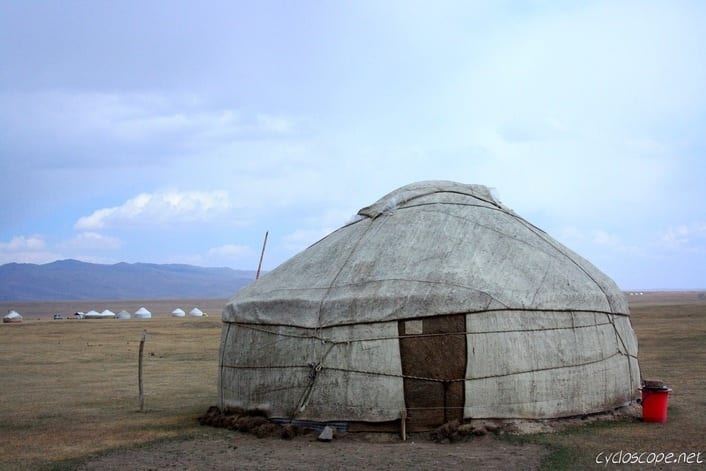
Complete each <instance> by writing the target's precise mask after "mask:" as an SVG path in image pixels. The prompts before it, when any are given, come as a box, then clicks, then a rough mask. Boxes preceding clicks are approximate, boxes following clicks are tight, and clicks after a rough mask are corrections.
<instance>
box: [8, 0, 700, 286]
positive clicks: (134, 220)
mask: <svg viewBox="0 0 706 471" xmlns="http://www.w3.org/2000/svg"><path fill="white" fill-rule="evenodd" d="M704 24H706V3H704V2H701V1H693V2H689V1H668V2H657V1H621V0H610V1H573V2H554V1H539V0H538V1H529V0H528V1H470V0H469V1H465V0H464V1H443V0H442V1H434V2H429V1H414V0H405V1H394V0H389V1H387V0H386V1H379V0H374V1H366V0H360V1H354V2H350V1H343V0H340V1H334V0H328V1H307V0H302V1H297V2H291V1H284V0H282V1H267V0H266V1H257V2H250V1H231V0H224V1H213V0H200V1H198V2H197V1H178V0H174V1H169V2H166V1H154V0H153V1H144V0H121V1H103V0H101V1H88V0H85V1H75V0H61V1H53V0H46V1H30V2H19V1H14V0H0V201H1V203H0V264H4V263H10V262H18V263H38V264H42V263H48V262H52V261H55V260H61V259H67V258H72V259H78V260H83V261H87V262H94V263H117V262H123V261H124V262H130V263H133V262H149V263H187V264H194V265H200V266H228V267H232V268H236V269H248V270H254V269H256V268H257V264H258V259H259V257H260V251H261V248H262V243H263V238H264V235H265V232H266V231H269V238H268V243H267V250H266V252H265V257H264V261H263V268H264V269H266V270H271V269H273V268H275V267H276V266H277V265H279V264H280V263H282V262H283V261H285V260H287V259H288V258H290V257H291V256H293V255H295V254H296V253H298V252H300V251H301V250H303V249H305V248H306V247H307V246H309V245H310V244H312V243H314V242H316V241H317V240H318V239H320V238H321V237H323V236H325V235H326V234H328V233H330V232H331V231H333V230H335V229H337V228H338V227H340V226H342V225H343V224H345V223H346V222H348V221H350V220H351V219H352V217H353V216H354V215H355V213H356V212H357V211H358V210H359V209H360V208H362V207H365V206H368V205H370V204H372V203H374V202H375V201H377V200H378V199H379V198H380V197H382V196H383V195H385V194H387V193H389V192H390V191H392V190H394V189H396V188H398V187H400V186H403V185H405V184H408V183H412V182H416V181H420V180H453V181H457V182H462V183H477V184H483V185H487V186H489V187H491V188H493V189H494V191H495V194H496V195H497V196H498V198H499V199H500V200H501V201H502V202H503V203H504V204H505V205H506V206H508V207H510V208H512V209H513V210H514V211H515V212H516V213H518V214H519V215H521V216H522V217H524V218H525V219H527V220H528V221H530V222H531V223H533V224H534V225H535V226H538V227H540V228H541V229H543V230H545V231H546V232H547V233H549V234H550V235H551V236H553V237H554V238H556V239H557V240H559V241H560V242H562V243H563V244H565V245H566V246H568V247H569V248H571V249H572V250H574V251H576V252H578V253H579V254H581V255H582V256H583V257H585V258H586V259H588V260H589V261H591V262H592V263H593V264H594V265H596V266H597V267H598V268H599V269H601V270H603V271H604V272H605V273H607V274H608V275H609V276H611V277H612V278H613V279H614V280H615V281H616V283H617V284H618V286H619V287H620V288H622V289H625V290H637V289H640V290H650V289H705V288H706V209H705V206H704V204H705V202H706V156H705V155H704V154H705V153H706V132H705V131H706V86H704V84H706V52H705V50H704V44H706V28H704V27H703V25H704Z"/></svg>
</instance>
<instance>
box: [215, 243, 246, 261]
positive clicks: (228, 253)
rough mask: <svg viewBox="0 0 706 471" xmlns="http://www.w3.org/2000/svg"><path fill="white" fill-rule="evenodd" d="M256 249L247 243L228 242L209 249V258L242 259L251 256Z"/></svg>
mask: <svg viewBox="0 0 706 471" xmlns="http://www.w3.org/2000/svg"><path fill="white" fill-rule="evenodd" d="M253 254H254V251H253V250H252V249H251V248H250V247H248V246H245V245H235V244H226V245H221V246H220V247H213V248H211V249H209V250H208V258H209V259H218V258H222V259H240V258H244V257H251V256H252V255H253Z"/></svg>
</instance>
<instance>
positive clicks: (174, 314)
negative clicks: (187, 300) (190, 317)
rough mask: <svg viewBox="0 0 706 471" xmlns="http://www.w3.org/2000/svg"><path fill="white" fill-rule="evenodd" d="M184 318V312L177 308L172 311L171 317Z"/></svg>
mask: <svg viewBox="0 0 706 471" xmlns="http://www.w3.org/2000/svg"><path fill="white" fill-rule="evenodd" d="M184 316H186V312H185V311H184V310H183V309H182V308H180V307H178V308H176V309H174V310H173V311H172V317H184Z"/></svg>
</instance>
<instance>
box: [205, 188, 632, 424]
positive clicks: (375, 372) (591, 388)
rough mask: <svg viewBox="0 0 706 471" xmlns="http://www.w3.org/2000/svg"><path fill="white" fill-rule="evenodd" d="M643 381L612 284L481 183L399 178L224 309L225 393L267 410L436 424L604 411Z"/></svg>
mask: <svg viewBox="0 0 706 471" xmlns="http://www.w3.org/2000/svg"><path fill="white" fill-rule="evenodd" d="M263 345H266V346H267V348H263V347H262V346H263ZM639 387H640V372H639V367H638V361H637V340H636V337H635V334H634V332H633V329H632V326H631V323H630V312H629V310H628V304H627V302H626V300H625V298H624V296H623V293H622V292H621V291H620V290H619V289H618V287H617V286H616V284H615V283H614V282H613V281H612V280H611V279H610V278H609V277H608V276H606V275H605V274H603V273H602V272H601V271H599V270H598V269H597V268H596V267H595V266H593V265H592V264H591V263H589V262H588V261H587V260H585V259H584V258H582V257H581V256H579V255H577V254H576V253H574V252H572V251H571V250H570V249H568V248H566V247H565V246H563V245H561V244H560V243H559V242H557V241H556V240H554V239H553V238H551V237H550V236H549V235H548V234H546V233H545V232H543V231H542V230H541V229H539V228H537V227H535V226H534V225H532V224H531V223H529V222H528V221H526V220H525V219H523V218H522V217H520V216H519V215H517V214H515V213H514V212H513V211H512V210H510V209H509V208H507V207H506V206H504V205H503V204H502V203H501V202H500V201H498V199H496V198H495V197H494V196H493V194H492V193H491V192H490V191H489V189H488V188H486V187H484V186H481V185H468V184H461V183H455V182H447V181H427V182H419V183H413V184H411V185H407V186H404V187H402V188H399V189H397V190H395V191H393V192H391V193H390V194H388V195H386V196H384V197H383V198H381V199H380V200H379V201H377V202H376V203H374V204H373V205H371V206H368V207H365V208H363V209H361V210H360V211H359V212H358V214H357V218H356V219H354V220H353V221H352V222H350V223H349V224H347V225H345V226H343V227H341V228H339V229H338V230H336V231H334V232H333V233H331V234H329V235H328V236H326V237H325V238H323V239H321V240H320V241H318V242H317V243H315V244H313V245H312V246H310V247H309V248H307V249H306V250H304V251H303V252H301V253H299V254H298V255H296V256H294V257H293V258H291V259H290V260H288V261H286V262H285V263H283V264H282V265H280V266H279V267H277V268H276V269H274V270H272V271H270V272H269V273H267V274H266V275H264V276H262V277H260V279H259V280H257V281H255V282H253V283H252V284H250V285H248V286H246V287H244V288H242V289H241V290H239V291H237V292H236V294H235V295H234V296H233V297H232V298H231V299H230V300H229V302H228V303H227V304H226V306H225V308H224V310H223V328H222V335H221V347H220V363H219V402H220V404H219V405H220V407H221V408H222V409H228V408H236V407H237V408H243V409H246V410H259V411H262V412H264V413H265V414H267V415H268V416H269V417H270V418H272V419H282V420H294V419H300V420H307V421H316V422H331V421H336V422H344V423H346V424H348V425H349V427H350V428H349V429H354V430H356V429H357V430H366V429H370V430H380V429H383V428H385V427H389V428H390V429H396V428H397V427H399V425H400V420H401V419H402V418H403V417H406V424H407V429H408V430H410V431H414V430H429V429H431V428H433V427H436V426H438V425H440V424H443V423H445V422H448V421H451V420H454V419H459V420H464V419H470V418H495V419H516V418H517V419H547V418H560V417H567V416H576V415H583V414H590V413H596V412H602V411H609V410H613V409H614V408H617V407H620V406H623V405H625V404H627V403H629V402H630V401H632V400H634V399H636V398H637V397H638V396H639Z"/></svg>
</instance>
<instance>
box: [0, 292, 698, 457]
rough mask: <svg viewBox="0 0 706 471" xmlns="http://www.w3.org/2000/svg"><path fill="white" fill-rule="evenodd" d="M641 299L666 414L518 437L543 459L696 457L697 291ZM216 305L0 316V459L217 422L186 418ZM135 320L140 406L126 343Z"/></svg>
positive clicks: (194, 431)
mask: <svg viewBox="0 0 706 471" xmlns="http://www.w3.org/2000/svg"><path fill="white" fill-rule="evenodd" d="M631 301H632V300H631ZM641 301H642V302H640V303H634V304H633V305H632V306H631V309H632V312H633V317H632V322H633V326H634V328H635V330H636V332H637V335H638V341H639V348H640V352H639V357H640V366H641V369H642V372H643V376H644V378H645V379H659V380H663V381H665V382H666V383H667V384H669V385H670V386H671V387H672V388H673V389H674V392H673V393H672V395H671V397H670V408H669V420H668V422H667V423H666V424H646V423H642V422H639V421H635V420H625V421H621V422H608V423H597V424H591V425H587V426H582V427H576V428H573V429H570V430H568V431H565V432H559V433H554V434H550V435H535V436H532V437H527V438H523V440H529V441H532V442H534V443H542V444H545V445H548V446H551V447H554V449H555V451H557V453H554V454H553V455H552V456H553V458H559V460H558V461H556V462H554V463H550V464H549V465H548V466H549V467H552V466H554V467H555V466H569V467H571V468H577V469H582V468H583V469H595V468H596V466H597V465H596V463H595V456H596V454H597V453H599V452H601V451H602V452H615V451H619V450H624V451H647V452H650V451H665V452H682V451H685V452H690V451H693V452H699V451H700V452H702V457H703V458H706V440H705V439H704V428H705V425H706V394H705V391H706V301H704V300H700V299H692V297H691V296H690V297H689V299H688V301H687V302H685V303H679V302H678V299H677V300H676V301H674V300H671V299H670V300H669V301H666V300H664V299H660V300H659V301H657V300H653V303H646V302H644V301H643V300H641ZM669 302H671V304H669ZM136 304H148V303H146V302H145V303H136ZM173 304H174V303H165V304H164V305H163V307H162V310H164V312H169V311H170V310H171V309H169V310H167V309H168V308H169V307H171V306H172V305H173ZM182 304H186V303H182ZM107 307H109V308H111V309H112V307H110V305H109V306H107ZM148 307H150V306H148ZM172 308H173V307H172ZM35 309H36V312H45V311H46V312H48V313H51V309H47V308H46V307H45V308H44V309H40V308H38V307H35ZM153 310H154V309H153ZM215 310H217V308H216V307H215V306H214V307H213V308H211V313H212V315H211V317H208V318H201V319H199V318H189V317H187V318H180V319H177V318H170V317H161V318H160V317H158V318H155V319H151V320H147V321H141V320H134V319H133V320H128V321H119V320H92V321H87V320H84V321H77V320H64V321H51V320H40V321H35V320H30V321H28V322H24V323H22V324H17V325H9V324H4V325H0V358H2V395H1V396H0V469H37V468H41V467H47V466H51V465H52V464H56V463H61V462H63V461H65V460H78V459H82V458H85V457H86V456H88V455H90V454H94V453H100V452H103V451H105V450H109V449H113V448H130V447H135V446H138V445H142V444H145V443H147V442H151V441H155V440H163V439H172V438H181V437H189V436H216V435H218V434H221V433H223V432H222V431H219V430H215V429H211V428H207V427H200V426H198V425H197V423H196V417H198V416H199V415H200V414H202V413H204V412H205V411H206V409H207V408H208V407H209V406H211V405H214V404H216V402H217V385H216V382H217V365H218V347H219V342H220V328H221V321H220V315H218V314H216V313H215V312H214V311H215ZM143 329H146V331H147V342H146V344H145V372H144V378H145V412H142V413H140V412H138V407H139V402H138V388H137V352H138V347H139V340H140V338H141V336H142V332H143ZM332 453H335V451H332ZM562 460H563V461H562ZM692 468H693V467H692ZM636 469H637V468H636Z"/></svg>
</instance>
